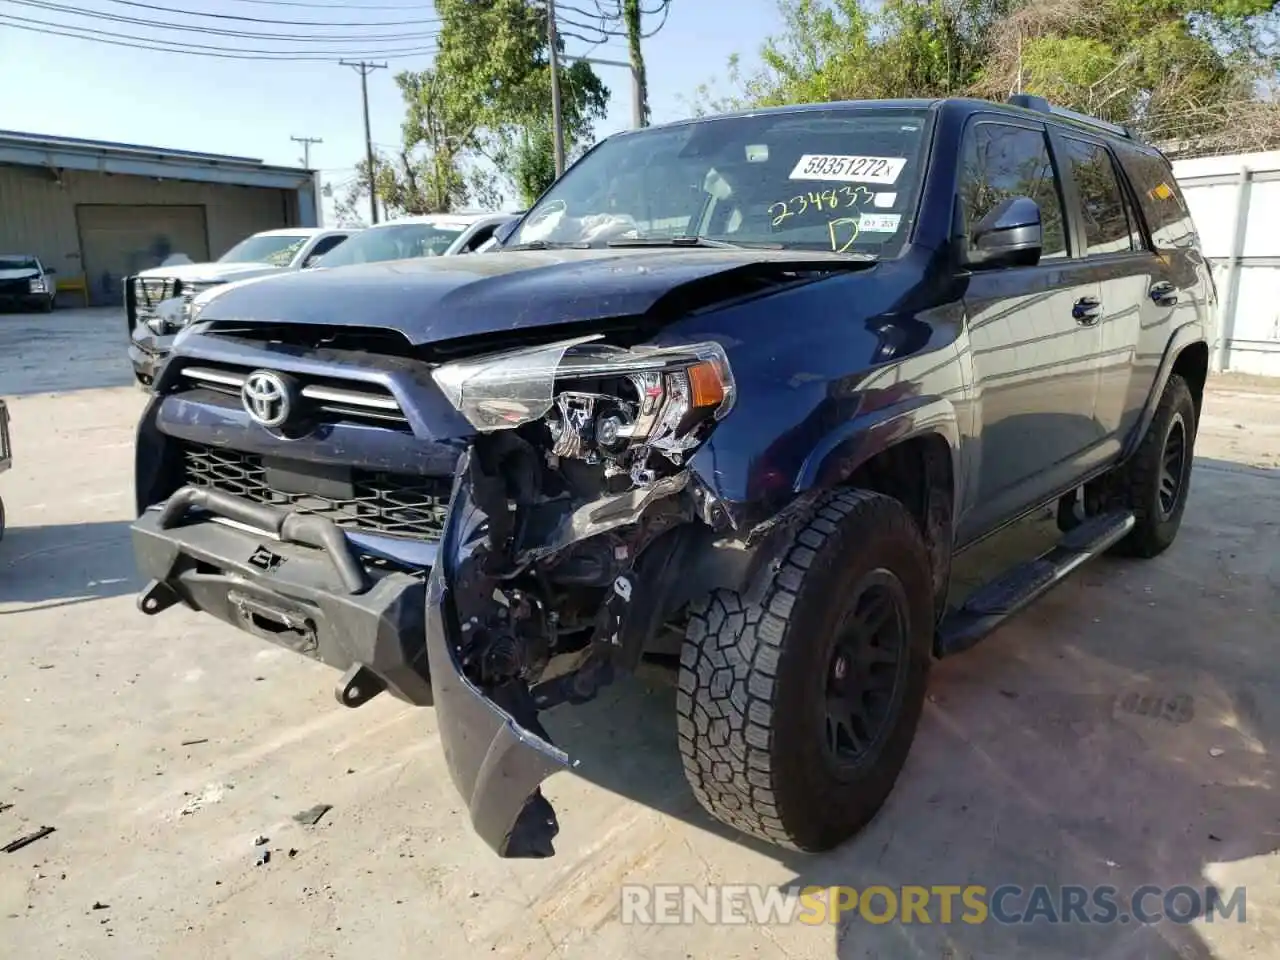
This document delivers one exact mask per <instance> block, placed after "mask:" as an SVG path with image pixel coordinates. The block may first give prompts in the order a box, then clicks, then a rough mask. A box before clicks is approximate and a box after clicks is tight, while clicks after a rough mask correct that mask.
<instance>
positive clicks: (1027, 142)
mask: <svg viewBox="0 0 1280 960" xmlns="http://www.w3.org/2000/svg"><path fill="white" fill-rule="evenodd" d="M962 156H963V160H962V162H961V164H962V165H961V169H960V202H961V205H962V207H963V209H964V215H965V224H966V233H968V232H971V231H972V229H973V227H974V226H976V225H977V223H978V221H980V220H981V219H982V218H983V217H985V216H986V215H987V214H988V213H990V212H991V210H992V209H993V208H994V207H995V206H996V205H997V204H998V203H1000V201H1001V200H1004V199H1006V198H1008V197H1030V198H1031V199H1032V200H1034V201H1036V203H1038V204H1039V205H1040V223H1041V230H1042V235H1043V246H1042V248H1041V253H1040V258H1041V259H1042V260H1043V259H1048V258H1050V257H1065V256H1066V255H1067V237H1066V233H1065V231H1064V230H1063V222H1062V220H1063V218H1062V194H1061V191H1060V190H1059V189H1058V178H1057V177H1056V176H1055V174H1054V170H1053V161H1052V160H1051V159H1050V157H1049V147H1048V143H1047V141H1046V139H1045V134H1044V131H1043V130H1032V129H1030V128H1028V127H1015V126H1012V125H1010V124H1006V123H988V122H982V123H977V124H974V125H973V126H971V127H970V128H969V130H968V132H967V133H966V134H965V145H964V151H963V155H962Z"/></svg>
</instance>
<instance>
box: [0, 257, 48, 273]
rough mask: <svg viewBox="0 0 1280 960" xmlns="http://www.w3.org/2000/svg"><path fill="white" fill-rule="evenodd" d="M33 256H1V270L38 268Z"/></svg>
mask: <svg viewBox="0 0 1280 960" xmlns="http://www.w3.org/2000/svg"><path fill="white" fill-rule="evenodd" d="M38 269H40V268H39V267H38V266H36V261H35V259H34V258H32V257H0V270H38Z"/></svg>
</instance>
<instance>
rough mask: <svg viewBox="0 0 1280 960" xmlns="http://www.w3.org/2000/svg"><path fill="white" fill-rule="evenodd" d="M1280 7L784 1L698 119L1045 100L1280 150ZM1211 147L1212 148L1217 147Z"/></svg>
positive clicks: (1178, 1)
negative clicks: (804, 108)
mask: <svg viewBox="0 0 1280 960" xmlns="http://www.w3.org/2000/svg"><path fill="white" fill-rule="evenodd" d="M1276 7H1277V3H1276V2H1275V0H883V2H880V3H873V2H871V0H780V3H779V9H780V13H781V16H782V29H781V30H780V31H779V32H778V33H777V34H776V35H775V36H773V37H770V38H769V39H768V40H766V42H765V43H764V45H763V47H762V48H761V50H760V66H759V67H758V68H757V69H756V70H755V71H754V72H751V73H749V74H744V73H743V72H742V71H741V67H740V63H741V61H740V60H738V59H737V58H734V59H733V60H731V61H730V64H729V79H730V83H731V87H732V89H733V91H734V92H733V93H731V94H730V95H729V96H727V97H725V96H719V97H717V96H714V95H712V93H711V91H710V88H709V87H707V86H705V85H704V86H703V87H702V88H701V89H700V90H699V94H698V99H697V101H696V103H695V106H696V108H697V109H698V110H699V111H703V112H705V111H707V110H719V109H724V108H735V107H737V108H740V107H747V106H754V105H768V104H781V103H796V102H813V101H830V100H841V99H859V98H881V97H904V96H913V97H934V96H947V95H954V94H971V95H977V96H984V97H989V98H992V99H997V100H1003V99H1004V98H1006V97H1007V96H1008V95H1009V94H1010V93H1012V92H1016V91H1022V92H1026V93H1036V94H1040V95H1043V96H1045V97H1047V98H1048V99H1049V100H1050V101H1052V102H1054V103H1056V104H1059V105H1061V106H1065V107H1068V108H1071V109H1075V110H1079V111H1082V112H1086V113H1090V114H1094V115H1101V116H1104V117H1107V118H1109V119H1113V120H1117V121H1122V122H1125V123H1130V124H1136V125H1137V126H1138V127H1140V128H1141V129H1142V130H1143V132H1144V133H1146V134H1147V136H1149V137H1152V138H1156V137H1159V138H1162V139H1164V140H1170V139H1180V140H1182V139H1185V140H1191V141H1193V142H1194V143H1195V144H1196V145H1197V149H1215V150H1217V149H1231V148H1236V149H1241V148H1243V149H1261V148H1265V147H1269V146H1274V145H1277V144H1280V107H1277V104H1276V98H1275V97H1274V96H1273V95H1272V94H1271V93H1270V92H1269V89H1270V88H1271V87H1274V80H1275V78H1276V76H1277V70H1276V66H1277V60H1276V49H1275V47H1276V41H1275V36H1276V31H1275V27H1276V25H1277V20H1276V14H1275V13H1274V11H1275V8H1276ZM1210 145H1212V147H1211V146H1210Z"/></svg>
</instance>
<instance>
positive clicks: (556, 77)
mask: <svg viewBox="0 0 1280 960" xmlns="http://www.w3.org/2000/svg"><path fill="white" fill-rule="evenodd" d="M547 50H548V55H549V56H550V57H551V126H552V128H553V130H554V135H555V146H556V179H557V180H558V179H560V177H561V176H562V175H563V174H564V116H563V115H562V113H561V109H560V48H559V41H558V39H557V37H556V0H547Z"/></svg>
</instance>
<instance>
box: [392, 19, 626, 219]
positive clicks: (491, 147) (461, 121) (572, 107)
mask: <svg viewBox="0 0 1280 960" xmlns="http://www.w3.org/2000/svg"><path fill="white" fill-rule="evenodd" d="M435 6H436V12H437V14H438V15H439V17H440V18H441V21H442V26H441V31H440V41H439V49H438V52H437V54H436V62H435V65H434V70H435V71H436V74H437V75H438V76H439V77H440V78H442V79H443V80H444V81H445V86H444V88H443V90H442V108H443V109H444V110H445V112H446V115H447V116H448V117H449V118H450V120H451V125H452V128H453V130H454V132H455V134H456V135H458V136H460V137H461V140H460V143H461V144H462V146H463V147H464V148H465V149H468V150H472V151H474V152H476V153H477V154H479V155H480V156H483V157H484V158H485V159H486V160H488V161H489V162H490V163H491V164H492V165H493V166H494V167H496V168H497V169H498V170H499V171H500V172H501V173H502V174H504V175H505V176H506V177H508V178H509V179H510V180H511V181H512V183H513V185H515V186H517V187H518V188H519V190H520V192H521V194H522V195H523V196H524V198H525V199H526V200H529V199H531V198H532V196H536V194H537V193H540V192H541V188H542V187H545V185H546V184H547V183H549V181H546V179H545V177H543V176H542V175H541V173H540V172H539V171H540V170H541V169H542V160H541V159H540V157H539V156H538V155H537V154H536V153H535V151H541V154H542V155H544V156H548V155H550V152H551V146H550V140H549V138H548V137H547V136H546V132H547V131H548V130H549V123H550V119H551V117H550V115H551V61H550V56H549V48H548V44H547V12H546V8H545V7H544V6H543V5H541V4H538V3H533V2H531V0H437V3H436V5H435ZM561 52H563V49H562V50H561ZM560 96H561V106H562V114H563V117H564V130H565V145H566V149H567V150H569V151H572V150H573V149H575V148H577V147H581V146H584V145H587V144H589V143H590V142H591V141H592V139H593V137H594V131H593V125H594V123H595V121H596V120H597V119H599V118H600V117H603V116H604V113H605V109H606V107H607V105H608V101H609V91H608V88H607V87H605V85H604V84H603V83H602V82H601V80H600V78H599V77H597V76H596V74H595V71H594V70H593V69H592V68H591V65H590V64H588V63H585V62H582V61H576V62H574V63H571V64H567V65H566V66H565V68H564V69H563V70H562V71H561V73H560ZM412 119H413V118H412V117H411V118H410V121H412ZM410 121H407V122H410ZM535 188H537V189H536V190H535ZM531 190H533V191H535V192H533V193H532V195H531V194H530V191H531Z"/></svg>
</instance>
